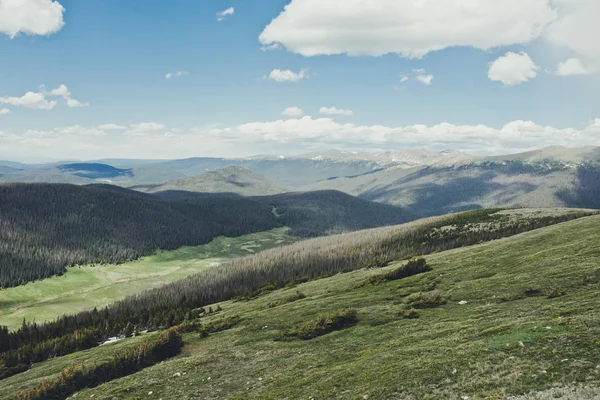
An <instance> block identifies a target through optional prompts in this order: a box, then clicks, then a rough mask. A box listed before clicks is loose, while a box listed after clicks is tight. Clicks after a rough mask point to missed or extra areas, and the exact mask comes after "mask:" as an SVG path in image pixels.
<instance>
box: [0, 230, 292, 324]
mask: <svg viewBox="0 0 600 400" xmlns="http://www.w3.org/2000/svg"><path fill="white" fill-rule="evenodd" d="M287 231H288V229H287V228H278V229H274V230H271V231H267V232H260V233H254V234H250V235H245V236H241V237H238V238H226V237H219V238H216V239H214V240H213V241H212V242H210V243H208V244H206V245H203V246H194V247H182V248H181V249H178V250H174V251H159V252H157V253H156V254H155V255H153V256H149V257H144V258H142V259H140V260H137V261H134V262H130V263H126V264H121V265H105V266H95V267H92V266H81V267H73V268H69V269H68V271H67V273H66V274H65V275H63V276H55V277H52V278H48V279H44V280H41V281H37V282H31V283H28V284H26V285H23V286H19V287H15V288H9V289H4V290H0V325H6V326H8V327H9V328H10V329H14V328H17V327H18V326H20V324H21V322H22V321H23V318H26V319H27V320H28V321H34V320H35V321H36V322H43V321H47V320H51V319H54V318H56V317H58V316H60V315H63V314H71V313H76V312H79V311H83V310H87V309H92V308H94V307H100V306H105V305H107V304H110V303H113V302H115V301H117V300H121V299H123V298H125V297H126V296H129V295H131V294H134V293H139V292H142V291H144V290H146V289H150V288H154V287H157V286H161V285H163V284H165V283H168V282H172V281H176V280H179V279H181V278H185V277H186V276H189V275H192V274H195V273H197V272H199V271H201V270H203V269H205V268H208V267H210V266H215V265H217V264H219V263H220V262H222V261H224V260H226V259H230V258H234V257H238V256H243V255H247V254H250V253H254V252H257V251H260V250H264V249H268V248H272V247H275V246H277V245H280V244H282V243H290V242H292V241H293V240H294V239H293V238H292V237H291V236H289V235H288V234H287Z"/></svg>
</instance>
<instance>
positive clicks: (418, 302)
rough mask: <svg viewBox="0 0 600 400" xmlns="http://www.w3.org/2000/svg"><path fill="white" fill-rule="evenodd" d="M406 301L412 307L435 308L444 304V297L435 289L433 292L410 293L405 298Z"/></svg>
mask: <svg viewBox="0 0 600 400" xmlns="http://www.w3.org/2000/svg"><path fill="white" fill-rule="evenodd" d="M406 303H407V304H408V305H409V306H411V307H414V308H435V307H439V306H441V305H442V304H446V299H444V298H443V297H442V295H441V294H440V292H438V291H437V290H435V291H433V292H426V293H423V292H420V293H414V294H411V295H410V296H408V297H407V298H406Z"/></svg>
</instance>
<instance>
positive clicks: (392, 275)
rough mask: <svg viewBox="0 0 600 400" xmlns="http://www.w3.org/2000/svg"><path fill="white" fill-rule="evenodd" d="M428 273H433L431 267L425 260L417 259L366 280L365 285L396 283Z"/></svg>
mask: <svg viewBox="0 0 600 400" xmlns="http://www.w3.org/2000/svg"><path fill="white" fill-rule="evenodd" d="M428 271H431V267H430V266H429V265H427V261H425V259H424V258H416V259H414V260H410V261H409V262H408V263H406V264H405V265H403V266H401V267H399V268H396V269H394V270H392V271H388V272H386V273H383V274H379V275H373V276H371V277H369V278H368V279H366V280H365V282H364V285H378V284H380V283H383V282H388V281H395V280H397V279H402V278H407V277H409V276H413V275H417V274H422V273H423V272H428Z"/></svg>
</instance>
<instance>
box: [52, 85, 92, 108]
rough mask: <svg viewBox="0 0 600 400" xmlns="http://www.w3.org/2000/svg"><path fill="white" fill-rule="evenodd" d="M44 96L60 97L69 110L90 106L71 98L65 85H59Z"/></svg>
mask: <svg viewBox="0 0 600 400" xmlns="http://www.w3.org/2000/svg"><path fill="white" fill-rule="evenodd" d="M46 94H47V95H48V94H49V95H50V96H58V97H62V98H63V99H65V102H66V104H67V106H68V107H69V108H78V107H87V106H89V105H90V104H89V103H82V102H80V101H79V100H76V99H75V98H73V95H72V94H71V91H70V90H69V88H68V87H66V86H65V85H60V86H59V87H57V88H56V89H53V90H51V91H50V92H49V93H46Z"/></svg>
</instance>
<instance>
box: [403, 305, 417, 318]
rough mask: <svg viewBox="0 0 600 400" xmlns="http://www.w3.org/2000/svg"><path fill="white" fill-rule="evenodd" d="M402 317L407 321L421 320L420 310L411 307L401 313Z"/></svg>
mask: <svg viewBox="0 0 600 400" xmlns="http://www.w3.org/2000/svg"><path fill="white" fill-rule="evenodd" d="M400 316H401V317H402V318H406V319H416V318H419V317H420V316H421V315H420V314H419V311H418V310H416V309H414V308H412V307H410V308H407V309H406V310H403V311H402V312H400Z"/></svg>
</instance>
